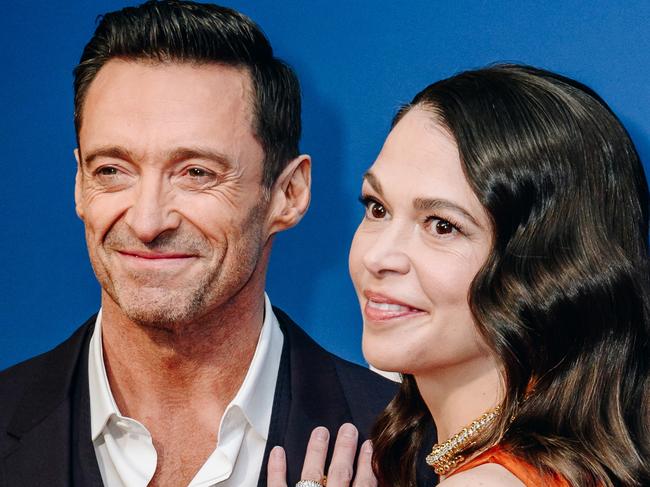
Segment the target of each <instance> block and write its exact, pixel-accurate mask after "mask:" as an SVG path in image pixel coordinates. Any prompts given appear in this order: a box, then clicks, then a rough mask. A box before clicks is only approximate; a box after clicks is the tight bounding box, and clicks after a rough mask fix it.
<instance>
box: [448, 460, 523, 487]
mask: <svg viewBox="0 0 650 487" xmlns="http://www.w3.org/2000/svg"><path fill="white" fill-rule="evenodd" d="M439 485H440V487H470V486H472V487H473V486H477V485H480V486H482V487H525V484H524V483H523V482H522V481H521V480H519V479H518V478H517V477H515V475H514V474H512V473H511V472H510V471H509V470H508V469H507V468H505V467H503V466H502V465H499V464H496V463H485V464H483V465H478V466H476V467H473V468H470V469H469V470H465V471H463V472H459V473H457V474H454V475H452V476H450V477H447V478H446V479H445V480H443V481H442V482H440V484H439Z"/></svg>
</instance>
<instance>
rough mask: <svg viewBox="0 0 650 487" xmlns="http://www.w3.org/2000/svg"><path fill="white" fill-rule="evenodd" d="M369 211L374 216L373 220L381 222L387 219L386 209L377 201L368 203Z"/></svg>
mask: <svg viewBox="0 0 650 487" xmlns="http://www.w3.org/2000/svg"><path fill="white" fill-rule="evenodd" d="M368 211H369V212H370V214H371V215H372V217H373V218H376V219H377V220H381V219H382V218H385V217H386V208H384V206H383V205H382V204H380V203H377V202H376V201H370V202H369V203H368Z"/></svg>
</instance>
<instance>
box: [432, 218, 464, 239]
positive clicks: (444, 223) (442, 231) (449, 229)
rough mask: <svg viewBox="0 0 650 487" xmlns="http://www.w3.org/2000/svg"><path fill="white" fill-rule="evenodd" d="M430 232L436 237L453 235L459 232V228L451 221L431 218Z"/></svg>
mask: <svg viewBox="0 0 650 487" xmlns="http://www.w3.org/2000/svg"><path fill="white" fill-rule="evenodd" d="M427 223H428V225H429V231H430V232H431V233H433V234H435V235H453V234H454V233H456V232H458V231H459V230H458V227H457V226H456V225H454V224H453V223H451V222H450V221H449V220H444V219H442V218H436V217H430V218H428V219H427Z"/></svg>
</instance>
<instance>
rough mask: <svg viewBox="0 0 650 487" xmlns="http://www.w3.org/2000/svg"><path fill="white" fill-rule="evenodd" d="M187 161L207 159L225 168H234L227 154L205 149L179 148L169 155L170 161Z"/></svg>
mask: <svg viewBox="0 0 650 487" xmlns="http://www.w3.org/2000/svg"><path fill="white" fill-rule="evenodd" d="M187 159H207V160H209V161H213V162H216V163H217V164H219V165H221V166H224V167H225V168H228V167H232V166H233V163H232V161H231V160H230V159H229V158H228V156H226V155H225V154H223V153H221V152H218V151H215V150H212V149H207V148H204V147H178V148H176V149H174V150H172V151H170V152H169V153H168V154H167V160H168V161H172V162H178V161H184V160H187Z"/></svg>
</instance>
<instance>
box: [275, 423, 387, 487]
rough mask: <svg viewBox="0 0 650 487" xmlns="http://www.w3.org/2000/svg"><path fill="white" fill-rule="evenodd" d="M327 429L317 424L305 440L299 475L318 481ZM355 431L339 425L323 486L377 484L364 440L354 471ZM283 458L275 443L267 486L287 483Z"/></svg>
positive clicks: (369, 445)
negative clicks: (305, 448)
mask: <svg viewBox="0 0 650 487" xmlns="http://www.w3.org/2000/svg"><path fill="white" fill-rule="evenodd" d="M329 436H330V435H329V431H327V428H324V427H322V426H319V427H318V428H316V429H314V431H312V433H311V437H310V438H309V443H308V444H307V452H306V453H305V463H304V464H303V466H302V473H301V475H300V478H301V479H302V480H315V481H317V482H320V481H321V479H322V478H323V474H324V472H323V471H324V470H325V457H326V456H327V447H328V445H329ZM358 436H359V433H358V432H357V429H356V428H355V427H354V425H352V424H350V423H346V424H344V425H343V426H341V428H340V429H339V432H338V435H337V436H336V443H335V444H334V453H333V454H332V463H331V464H330V468H329V470H328V471H327V487H349V486H350V482H351V481H352V477H354V483H353V484H352V487H377V479H376V478H375V476H374V474H373V473H372V443H371V442H370V440H366V441H365V442H364V443H363V445H361V451H360V452H359V459H358V460H357V473H356V475H355V474H354V455H355V453H356V450H357V439H358ZM286 478H287V460H286V458H285V454H284V449H283V448H282V447H280V446H276V447H275V448H273V450H271V455H270V457H269V465H268V481H267V484H266V485H267V487H287V481H286Z"/></svg>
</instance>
